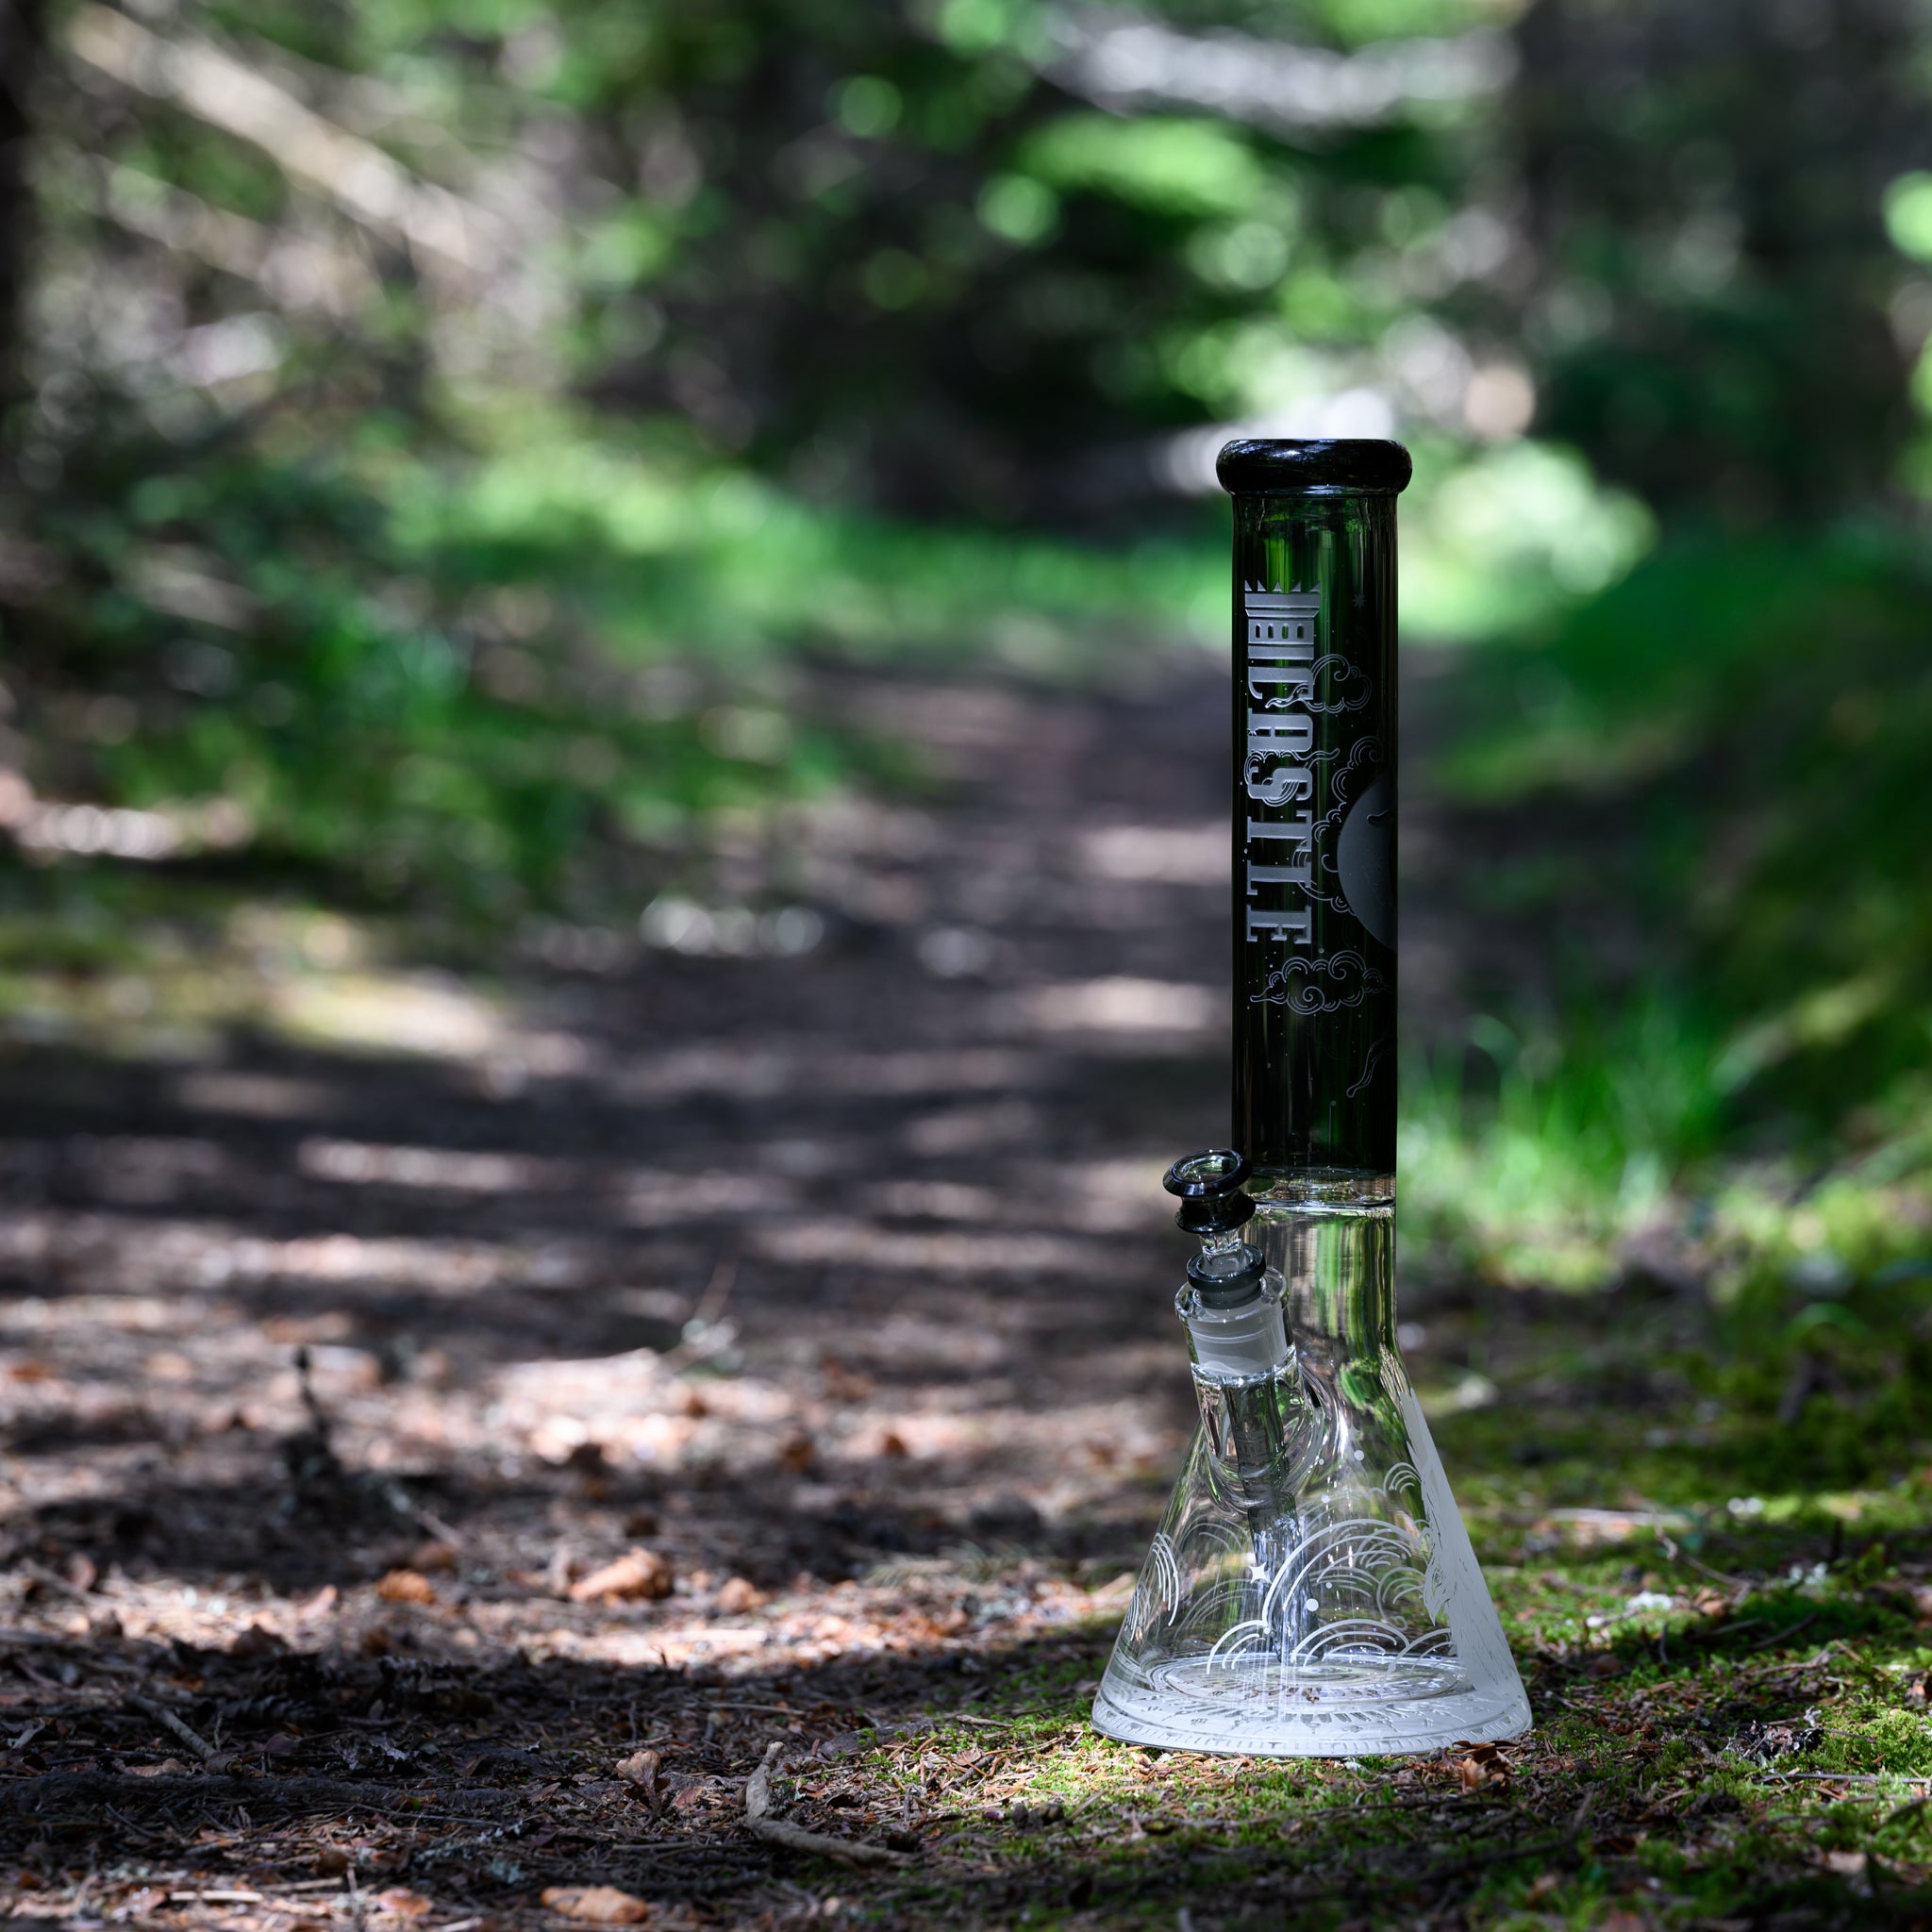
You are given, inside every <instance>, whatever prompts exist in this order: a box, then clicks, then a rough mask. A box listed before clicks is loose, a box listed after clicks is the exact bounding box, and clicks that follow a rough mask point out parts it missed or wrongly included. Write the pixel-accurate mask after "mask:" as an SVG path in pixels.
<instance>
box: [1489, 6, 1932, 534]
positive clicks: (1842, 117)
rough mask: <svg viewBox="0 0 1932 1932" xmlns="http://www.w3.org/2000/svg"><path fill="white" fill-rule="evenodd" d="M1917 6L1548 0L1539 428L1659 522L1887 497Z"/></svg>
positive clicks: (1913, 154)
mask: <svg viewBox="0 0 1932 1932" xmlns="http://www.w3.org/2000/svg"><path fill="white" fill-rule="evenodd" d="M1518 43H1519V46H1520V48H1521V50H1522V54H1523V68H1522V79H1521V83H1520V86H1519V90H1518V97H1517V117H1516V121H1517V138H1518V143H1519V149H1518V156H1519V167H1520V179H1521V181H1522V185H1523V192H1524V212H1525V215H1526V217H1527V228H1528V237H1529V241H1530V244H1531V248H1532V251H1533V253H1534V258H1535V270H1534V274H1535V279H1536V283H1537V286H1536V287H1535V289H1534V291H1532V297H1531V303H1530V309H1529V330H1528V333H1529V337H1530V340H1531V341H1532V344H1533V346H1534V348H1535V350H1536V352H1537V354H1538V359H1539V362H1540V364H1541V367H1540V370H1539V374H1540V375H1541V388H1542V391H1543V408H1542V410H1541V423H1542V427H1543V428H1544V430H1545V431H1546V432H1547V433H1549V434H1552V435H1555V436H1557V437H1559V438H1562V439H1563V440H1565V441H1572V442H1575V443H1578V444H1580V445H1581V446H1582V447H1583V448H1584V449H1585V450H1586V451H1588V453H1589V454H1590V457H1591V460H1592V461H1593V462H1594V463H1595V464H1596V465H1597V466H1598V468H1599V469H1600V470H1601V471H1602V472H1603V473H1604V474H1606V475H1609V476H1611V477H1614V478H1615V479H1616V480H1618V481H1620V482H1624V483H1627V484H1630V485H1633V486H1634V487H1635V488H1636V489H1637V490H1638V491H1640V492H1641V493H1642V494H1643V495H1644V496H1645V497H1647V498H1648V499H1649V501H1650V502H1651V503H1652V504H1654V505H1656V506H1657V508H1660V509H1662V510H1663V511H1664V512H1665V513H1666V514H1667V515H1669V514H1681V515H1689V516H1691V517H1692V518H1693V519H1698V520H1707V519H1709V518H1711V517H1713V516H1715V517H1717V518H1720V519H1723V520H1725V521H1741V522H1743V523H1747V524H1752V523H1763V522H1766V521H1772V520H1785V521H1790V520H1803V519H1806V518H1809V517H1815V516H1820V515H1831V514H1835V513H1837V512H1839V511H1840V510H1842V509H1844V508H1847V507H1848V506H1854V505H1858V504H1863V503H1869V502H1871V501H1872V500H1873V499H1874V497H1882V496H1883V495H1884V493H1885V492H1886V491H1887V489H1888V488H1889V487H1890V479H1891V476H1892V473H1893V468H1894V465H1895V463H1896V460H1897V457H1898V453H1899V450H1900V448H1901V446H1902V444H1903V442H1904V440H1905V438H1906V437H1907V434H1908V433H1909V430H1910V427H1911V421H1912V417H1911V408H1910V404H1909V400H1908V396H1907V379H1908V375H1909V368H1908V364H1907V360H1906V358H1905V356H1904V354H1903V353H1902V351H1901V350H1900V348H1899V346H1898V344H1897V342H1896V341H1894V340H1893V337H1892V333H1891V329H1890V325H1889V323H1888V319H1887V314H1886V303H1887V301H1888V299H1889V297H1890V293H1891V291H1893V289H1894V288H1895V287H1896V285H1897V283H1898V281H1899V279H1900V269H1901V264H1900V263H1899V260H1898V258H1897V256H1896V254H1895V253H1894V251H1893V250H1892V248H1891V246H1890V242H1888V240H1887V238H1886V234H1885V229H1884V225H1883V223H1882V220H1881V218H1880V213H1879V210H1880V208H1881V206H1882V203H1883V199H1884V190H1885V186H1886V183H1887V182H1888V181H1889V180H1890V179H1891V178H1892V176H1893V175H1897V174H1898V173H1900V172H1901V171H1902V170H1904V169H1905V168H1907V167H1912V166H1923V165H1924V155H1925V135H1924V106H1923V103H1922V101H1921V98H1920V95H1919V92H1918V89H1919V87H1920V82H1919V81H1918V79H1917V78H1916V75H1917V73H1918V71H1919V62H1920V61H1921V59H1922V58H1924V28H1923V26H1921V25H1919V23H1918V21H1917V19H1916V18H1915V16H1914V15H1913V13H1912V11H1911V9H1910V8H1909V6H1908V5H1907V0H1780V4H1778V5H1770V4H1767V0H1696V4H1695V5H1691V6H1685V5H1682V4H1678V0H1619V4H1618V5H1616V6H1613V7H1605V6H1601V5H1598V4H1596V0H1538V4H1537V5H1536V6H1535V7H1533V8H1531V9H1530V11H1529V13H1528V14H1527V15H1526V16H1525V18H1524V21H1523V23H1522V25H1521V27H1520V29H1519V31H1518Z"/></svg>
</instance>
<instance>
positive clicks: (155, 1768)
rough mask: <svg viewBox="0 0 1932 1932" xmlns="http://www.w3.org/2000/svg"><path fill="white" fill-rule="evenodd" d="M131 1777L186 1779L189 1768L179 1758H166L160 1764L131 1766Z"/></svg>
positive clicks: (129, 1767)
mask: <svg viewBox="0 0 1932 1932" xmlns="http://www.w3.org/2000/svg"><path fill="white" fill-rule="evenodd" d="M127 1774H128V1776H129V1777H185V1776H187V1774H188V1767H187V1766H186V1765H185V1764H183V1763H182V1762H181V1760H180V1759H179V1758H178V1757H164V1758H162V1759H161V1761H160V1762H159V1763H158V1764H130V1765H129V1766H128V1767H127Z"/></svg>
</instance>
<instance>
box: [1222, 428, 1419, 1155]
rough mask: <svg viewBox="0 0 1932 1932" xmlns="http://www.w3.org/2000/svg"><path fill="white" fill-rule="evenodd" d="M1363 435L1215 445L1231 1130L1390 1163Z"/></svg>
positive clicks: (1374, 535) (1390, 727) (1391, 1056)
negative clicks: (1229, 616)
mask: <svg viewBox="0 0 1932 1932" xmlns="http://www.w3.org/2000/svg"><path fill="white" fill-rule="evenodd" d="M1409 467H1410V466H1409V458H1408V453H1407V451H1406V450H1405V449H1404V448H1403V447H1402V446H1401V444H1400V443H1394V442H1381V441H1301V442H1289V441H1282V442H1260V441H1241V442H1231V443H1229V444H1228V445H1227V447H1226V448H1225V449H1224V450H1223V452H1222V455H1221V461H1220V464H1219V472H1220V475H1221V478H1222V481H1223V483H1224V485H1226V486H1227V488H1228V489H1229V490H1230V491H1233V493H1234V644H1235V658H1234V662H1235V676H1234V734H1235V741H1234V956H1235V974H1234V1042H1235V1047H1234V1135H1233V1138H1234V1140H1235V1141H1236V1142H1237V1144H1239V1145H1240V1146H1241V1148H1243V1149H1244V1150H1245V1152H1246V1154H1247V1157H1248V1158H1249V1159H1250V1160H1251V1161H1252V1162H1253V1164H1254V1170H1255V1174H1257V1177H1258V1178H1259V1179H1260V1180H1261V1181H1262V1182H1263V1183H1264V1184H1272V1183H1273V1182H1274V1181H1276V1180H1278V1179H1280V1178H1282V1177H1283V1176H1285V1175H1288V1174H1293V1173H1296V1172H1307V1171H1309V1170H1320V1171H1323V1172H1325V1173H1327V1174H1338V1175H1344V1174H1356V1175H1361V1174H1370V1175H1387V1174H1393V1172H1394V1168H1395V1052H1394V1047H1395V722H1396V721H1395V495H1396V493H1397V492H1398V491H1400V490H1401V489H1402V488H1403V486H1404V485H1405V484H1406V483H1407V480H1408V475H1409Z"/></svg>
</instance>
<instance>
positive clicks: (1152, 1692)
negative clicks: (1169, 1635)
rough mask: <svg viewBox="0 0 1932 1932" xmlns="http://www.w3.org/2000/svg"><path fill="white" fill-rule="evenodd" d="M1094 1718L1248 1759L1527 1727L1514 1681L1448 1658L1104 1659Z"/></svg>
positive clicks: (1146, 1737) (1122, 1734) (1360, 1752)
mask: <svg viewBox="0 0 1932 1932" xmlns="http://www.w3.org/2000/svg"><path fill="white" fill-rule="evenodd" d="M1093 1724H1094V1728H1095V1729H1096V1730H1100V1731H1104V1732H1105V1733H1106V1734H1107V1735H1108V1737H1109V1738H1118V1739H1119V1740H1121V1741H1122V1742H1123V1743H1125V1744H1158V1745H1159V1746H1160V1747H1161V1748H1162V1749H1163V1750H1169V1751H1209V1752H1214V1751H1221V1752H1228V1753H1233V1754H1237V1755H1240V1756H1243V1757H1370V1756H1383V1755H1389V1756H1395V1755H1405V1756H1406V1755H1407V1754H1409V1753H1412V1752H1418V1751H1439V1750H1441V1749H1443V1748H1444V1747H1445V1746H1447V1745H1450V1744H1490V1743H1499V1742H1501V1741H1502V1740H1504V1739H1506V1738H1515V1737H1520V1736H1521V1735H1522V1734H1523V1733H1524V1731H1526V1730H1527V1729H1528V1728H1529V1700H1528V1698H1527V1697H1525V1696H1524V1693H1523V1691H1522V1689H1521V1688H1520V1687H1514V1688H1510V1689H1506V1690H1502V1691H1478V1690H1475V1689H1474V1688H1473V1687H1472V1686H1471V1685H1470V1682H1469V1679H1468V1678H1467V1677H1465V1676H1463V1675H1462V1674H1461V1673H1460V1672H1458V1671H1457V1670H1455V1669H1454V1668H1453V1667H1452V1668H1449V1669H1443V1668H1441V1667H1437V1668H1434V1669H1431V1668H1430V1667H1429V1666H1428V1665H1426V1664H1406V1665H1405V1664H1396V1665H1367V1664H1364V1665H1338V1666H1335V1667H1333V1669H1331V1670H1328V1671H1319V1670H1314V1671H1311V1670H1310V1669H1309V1668H1308V1667H1307V1666H1304V1667H1302V1668H1300V1669H1290V1670H1286V1671H1284V1670H1281V1669H1279V1668H1276V1669H1273V1670H1269V1671H1266V1672H1256V1673H1248V1672H1243V1673H1241V1674H1239V1675H1236V1674H1231V1673H1228V1672H1225V1671H1220V1670H1216V1669H1213V1668H1210V1667H1207V1666H1205V1665H1204V1664H1203V1663H1201V1662H1198V1661H1194V1660H1191V1659H1190V1660H1182V1661H1178V1662H1175V1663H1172V1664H1168V1665H1164V1666H1162V1667H1160V1668H1158V1670H1157V1671H1156V1672H1155V1673H1154V1674H1153V1675H1152V1677H1151V1678H1150V1679H1149V1680H1147V1681H1146V1682H1136V1681H1135V1679H1134V1677H1133V1676H1132V1675H1131V1674H1129V1673H1128V1672H1126V1671H1124V1670H1123V1669H1122V1668H1121V1667H1120V1664H1119V1661H1118V1659H1116V1661H1115V1662H1113V1663H1111V1664H1109V1665H1108V1672H1107V1675H1106V1677H1105V1678H1104V1679H1103V1680H1102V1682H1101V1686H1100V1695H1099V1696H1098V1697H1097V1698H1095V1699H1094V1702H1093Z"/></svg>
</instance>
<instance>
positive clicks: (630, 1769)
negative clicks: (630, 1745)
mask: <svg viewBox="0 0 1932 1932" xmlns="http://www.w3.org/2000/svg"><path fill="white" fill-rule="evenodd" d="M661 1761H662V1760H661V1759H659V1757H658V1754H657V1753H656V1752H655V1751H633V1752H632V1753H631V1755H630V1756H629V1757H625V1758H621V1759H620V1760H619V1762H618V1765H617V1774H618V1776H619V1777H621V1778H623V1779H625V1781H626V1782H627V1783H630V1784H634V1785H636V1786H637V1788H638V1790H640V1791H641V1792H642V1794H643V1799H644V1803H645V1804H647V1805H648V1806H649V1807H651V1809H652V1810H653V1811H656V1810H657V1809H658V1765H659V1763H660V1762H661Z"/></svg>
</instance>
